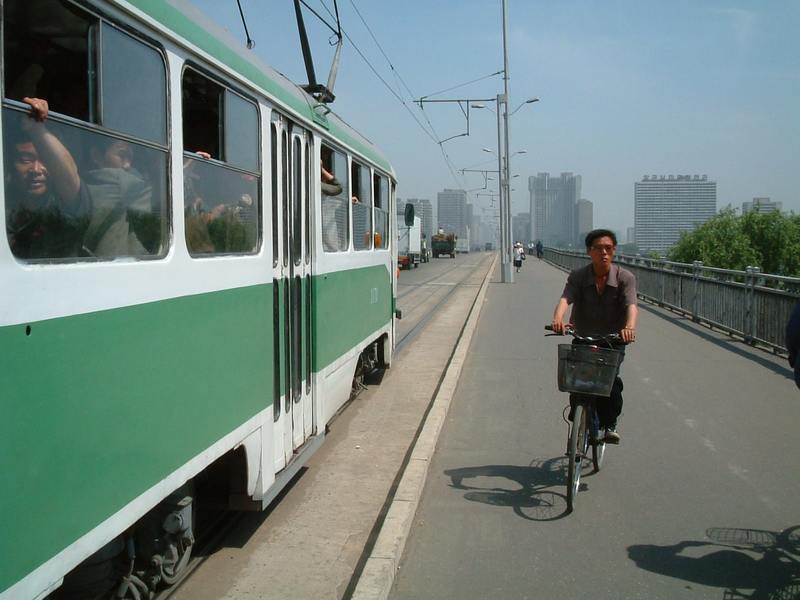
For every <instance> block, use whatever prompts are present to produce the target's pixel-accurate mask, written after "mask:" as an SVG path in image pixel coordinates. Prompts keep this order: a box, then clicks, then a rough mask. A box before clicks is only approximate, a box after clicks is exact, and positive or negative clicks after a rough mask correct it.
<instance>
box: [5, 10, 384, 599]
mask: <svg viewBox="0 0 800 600" xmlns="http://www.w3.org/2000/svg"><path fill="white" fill-rule="evenodd" d="M2 35H3V39H2V69H3V70H2V93H3V108H2V140H3V144H2V161H3V168H4V185H3V186H2V187H1V188H0V189H2V196H1V197H2V200H0V204H2V207H3V208H2V211H0V221H2V223H3V229H4V230H5V232H6V235H4V236H2V235H0V290H2V293H0V408H1V409H2V434H0V469H2V473H3V479H4V483H3V486H2V490H0V599H2V600H11V599H14V600H17V599H20V598H43V597H45V596H47V595H48V594H51V593H53V592H54V591H55V595H56V596H58V595H60V596H61V597H70V594H72V597H80V598H85V597H107V593H106V590H108V589H109V586H114V589H120V585H122V587H123V588H124V587H125V586H126V585H127V586H128V587H129V588H131V589H130V597H135V596H136V593H135V592H134V591H133V588H136V589H137V590H139V592H143V591H144V590H143V588H142V586H143V585H150V586H156V587H158V586H163V585H166V584H168V583H169V582H170V581H172V580H173V579H174V577H175V576H176V575H177V574H178V572H179V571H180V570H181V568H182V567H183V566H184V564H185V560H186V557H187V556H188V555H189V553H190V552H191V547H192V543H193V540H194V534H195V532H194V531H193V530H192V523H193V521H194V518H193V516H192V513H193V511H195V509H196V503H197V500H196V496H197V495H196V492H195V490H196V489H197V487H198V486H199V485H200V481H201V480H205V481H206V484H208V481H212V482H213V487H214V491H215V493H217V494H218V497H222V498H224V499H225V502H226V503H228V504H229V505H231V506H234V507H238V508H242V507H245V506H246V507H248V508H250V507H256V508H259V509H260V508H264V507H266V506H267V504H268V503H269V502H270V501H271V500H272V499H273V498H274V496H275V495H276V494H277V492H278V491H279V490H280V489H281V487H282V486H284V485H285V484H286V483H287V482H288V481H289V480H290V479H291V477H292V476H293V475H294V474H295V473H296V472H297V470H298V468H299V466H300V465H301V464H302V463H303V462H304V461H305V460H307V457H308V456H309V455H310V452H311V451H313V449H314V448H315V447H316V446H317V445H318V444H319V442H320V441H321V440H322V438H323V437H324V432H325V427H326V424H327V423H328V422H329V421H330V419H331V418H332V416H333V415H334V414H335V413H336V411H337V410H339V409H340V408H341V407H342V405H343V404H344V403H345V402H346V401H347V400H348V398H349V396H350V393H351V387H352V384H353V380H354V377H355V376H356V374H357V371H358V370H360V369H363V368H364V367H365V365H371V364H381V363H382V364H384V365H388V364H389V362H390V361H391V354H392V348H393V342H394V321H393V318H394V299H395V296H396V290H395V286H396V283H395V278H394V269H393V265H394V264H395V260H394V258H393V256H392V254H393V252H394V248H393V247H392V245H391V244H390V242H389V241H390V240H392V239H395V233H394V232H395V231H396V228H395V224H394V215H395V208H394V202H395V200H394V188H395V177H394V172H393V170H392V167H391V165H390V164H389V162H388V161H387V160H386V158H385V157H384V156H383V155H382V154H381V153H380V152H379V151H378V150H377V149H376V148H375V147H374V146H373V144H372V143H370V142H369V141H367V140H366V139H365V138H364V137H362V136H361V135H359V134H358V133H357V132H355V131H354V130H353V129H351V128H350V127H349V126H348V125H346V124H345V123H344V122H342V121H341V120H340V119H339V118H337V117H336V116H335V115H334V114H333V113H330V112H329V111H328V109H327V108H326V107H325V106H324V105H320V104H319V103H317V102H316V101H315V100H314V98H312V97H311V96H309V95H308V94H306V93H305V92H304V91H303V90H302V89H300V88H299V87H297V86H295V85H294V84H292V83H291V82H289V81H288V80H286V79H285V78H284V77H283V76H281V75H279V74H278V73H276V72H275V71H274V70H272V69H271V68H269V67H268V66H266V65H264V64H262V63H260V62H259V61H258V60H256V59H255V58H254V57H253V56H252V54H250V53H248V52H247V51H240V50H238V49H237V43H236V42H235V41H232V40H230V39H228V38H227V36H226V34H225V33H224V32H221V31H218V30H217V29H216V28H215V27H214V26H213V25H212V24H210V23H207V22H206V20H205V19H204V17H203V16H202V15H201V14H199V13H198V12H197V11H196V10H194V9H192V8H191V7H190V6H188V5H187V4H185V3H184V2H179V1H177V0H170V1H155V0H108V1H106V0H3V1H2ZM44 102H46V104H44ZM43 107H47V108H43ZM45 117H46V118H45ZM321 165H322V169H321V168H320V167H321ZM329 174H330V175H332V176H333V180H332V181H331V178H330V177H328V179H327V180H326V181H327V183H328V185H323V182H322V180H321V176H327V175H329ZM133 556H135V557H136V559H135V564H133V566H132V567H130V568H128V565H130V564H132V563H133V561H134V559H133ZM120 564H121V565H123V576H124V577H125V579H124V580H123V581H122V583H120V579H119V578H118V577H117V576H115V575H114V573H116V571H117V570H119V567H120ZM76 567H77V569H76ZM70 590H72V591H70ZM90 590H91V593H93V594H96V596H92V595H91V594H90V592H89V591H90Z"/></svg>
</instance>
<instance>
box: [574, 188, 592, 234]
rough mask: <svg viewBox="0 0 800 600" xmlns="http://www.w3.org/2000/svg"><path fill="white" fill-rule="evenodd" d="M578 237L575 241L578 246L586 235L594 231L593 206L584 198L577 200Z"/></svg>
mask: <svg viewBox="0 0 800 600" xmlns="http://www.w3.org/2000/svg"><path fill="white" fill-rule="evenodd" d="M575 210H577V211H578V217H577V221H578V237H577V239H576V240H575V241H576V242H577V243H578V244H580V243H581V241H582V240H583V239H584V238H585V237H586V234H587V233H589V232H590V231H591V230H592V229H594V225H593V223H594V206H593V205H592V203H591V202H589V201H588V200H586V199H585V198H583V199H581V200H578V206H577V207H576V208H575Z"/></svg>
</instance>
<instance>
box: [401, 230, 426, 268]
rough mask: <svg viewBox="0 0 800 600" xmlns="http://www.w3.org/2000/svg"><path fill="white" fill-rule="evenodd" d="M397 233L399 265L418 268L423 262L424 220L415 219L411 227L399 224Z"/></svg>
mask: <svg viewBox="0 0 800 600" xmlns="http://www.w3.org/2000/svg"><path fill="white" fill-rule="evenodd" d="M397 232H398V233H397V265H398V266H399V267H400V268H401V269H410V268H411V267H412V266H413V267H414V268H417V267H418V266H419V263H420V260H422V219H421V218H419V217H414V224H413V225H412V226H411V227H407V226H406V225H403V224H400V223H398V225H397Z"/></svg>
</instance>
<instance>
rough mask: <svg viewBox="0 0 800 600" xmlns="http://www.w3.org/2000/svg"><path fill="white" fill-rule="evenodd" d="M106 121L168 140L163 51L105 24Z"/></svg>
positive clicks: (149, 137)
mask: <svg viewBox="0 0 800 600" xmlns="http://www.w3.org/2000/svg"><path fill="white" fill-rule="evenodd" d="M101 64H102V68H103V75H102V78H101V82H102V98H103V125H105V126H106V127H109V128H111V129H115V130H116V131H121V132H123V133H128V134H130V135H133V136H135V137H138V138H142V139H145V140H150V141H152V142H159V143H162V144H163V143H165V142H166V137H167V115H166V110H165V102H166V97H167V93H166V87H165V86H166V82H165V81H164V78H163V76H162V77H160V78H159V77H158V74H159V72H160V73H163V72H164V63H163V61H162V59H161V55H160V54H159V53H158V52H156V51H154V50H153V49H152V48H149V47H147V46H145V45H144V44H141V43H139V42H138V41H136V40H134V39H133V38H131V37H130V36H129V35H127V34H124V33H122V32H121V31H119V30H117V29H116V28H114V27H111V26H110V25H105V24H104V25H103V52H102V61H101Z"/></svg>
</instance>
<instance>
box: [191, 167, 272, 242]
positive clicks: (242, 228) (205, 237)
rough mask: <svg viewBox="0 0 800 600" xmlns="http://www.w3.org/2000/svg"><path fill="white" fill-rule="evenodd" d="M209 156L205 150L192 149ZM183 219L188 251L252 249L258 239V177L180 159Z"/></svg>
mask: <svg viewBox="0 0 800 600" xmlns="http://www.w3.org/2000/svg"><path fill="white" fill-rule="evenodd" d="M196 154H199V155H200V156H201V157H202V158H206V159H208V158H210V157H209V156H208V154H207V153H205V152H202V151H201V152H196ZM183 172H184V192H183V193H184V222H185V227H186V244H187V246H188V248H189V252H191V253H192V254H226V253H235V252H238V253H241V252H253V251H255V249H256V246H257V242H258V205H257V202H256V200H257V198H258V180H257V178H256V177H254V176H252V175H249V174H246V173H237V172H234V171H229V170H227V169H225V168H222V167H220V166H219V165H214V164H211V163H206V162H205V161H198V160H196V159H192V158H188V159H186V160H185V161H184V171H183Z"/></svg>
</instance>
